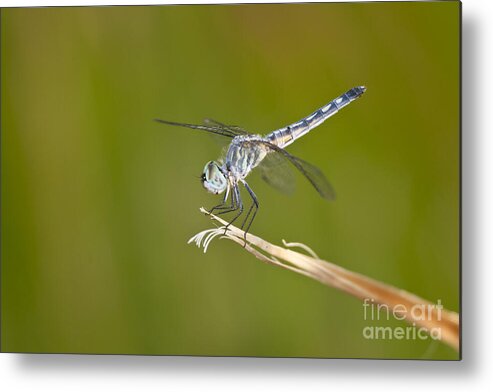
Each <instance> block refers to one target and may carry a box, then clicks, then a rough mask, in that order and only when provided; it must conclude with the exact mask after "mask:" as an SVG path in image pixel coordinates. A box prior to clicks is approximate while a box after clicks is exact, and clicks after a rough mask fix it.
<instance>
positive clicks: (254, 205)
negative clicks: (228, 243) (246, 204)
mask: <svg viewBox="0 0 493 392" xmlns="http://www.w3.org/2000/svg"><path fill="white" fill-rule="evenodd" d="M243 185H244V186H245V188H246V190H247V191H248V194H249V195H250V197H251V198H252V205H251V206H250V208H249V210H248V213H247V215H246V217H245V220H244V221H243V223H242V225H241V228H242V229H243V227H244V226H245V223H247V221H248V218H249V217H250V214H251V213H252V211H253V215H252V218H251V219H250V221H248V224H247V226H246V229H245V234H244V236H243V237H244V239H245V246H246V242H247V240H246V236H247V233H248V231H249V230H250V226H251V225H252V223H253V220H254V219H255V215H257V211H258V206H259V203H258V199H257V196H256V195H255V193H254V192H253V191H252V188H250V186H249V185H248V184H247V183H246V181H243Z"/></svg>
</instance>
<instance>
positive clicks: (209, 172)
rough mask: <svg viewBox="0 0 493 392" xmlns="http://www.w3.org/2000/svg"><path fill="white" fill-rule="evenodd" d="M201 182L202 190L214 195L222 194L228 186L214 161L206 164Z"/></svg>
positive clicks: (219, 167)
mask: <svg viewBox="0 0 493 392" xmlns="http://www.w3.org/2000/svg"><path fill="white" fill-rule="evenodd" d="M201 181H202V185H203V186H204V188H205V189H207V190H208V191H209V192H210V193H214V194H215V195H218V194H220V193H223V192H224V191H225V190H226V188H227V186H228V180H227V179H226V176H225V175H224V173H223V172H222V170H221V166H219V164H218V163H217V162H214V161H210V162H207V164H206V165H205V167H204V172H203V173H202V177H201Z"/></svg>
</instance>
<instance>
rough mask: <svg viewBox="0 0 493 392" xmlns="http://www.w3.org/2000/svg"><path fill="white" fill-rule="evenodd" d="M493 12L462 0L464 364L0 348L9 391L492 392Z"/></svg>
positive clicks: (488, 4) (1, 376)
mask: <svg viewBox="0 0 493 392" xmlns="http://www.w3.org/2000/svg"><path fill="white" fill-rule="evenodd" d="M224 2H225V1H214V2H212V1H210V2H207V1H190V0H188V1H185V0H184V1H181V2H180V3H182V4H185V3H186V4H197V3H224ZM241 2H242V3H247V2H249V1H241ZM271 2H279V1H271ZM163 3H169V1H152V0H147V1H142V2H136V1H124V0H120V1H81V0H79V1H62V2H57V1H46V0H45V1H42V0H37V1H36V0H31V1H26V0H24V1H22V0H20V1H14V0H10V1H7V0H5V1H4V0H0V6H2V7H5V6H16V7H17V6H21V5H23V6H47V5H110V4H120V5H127V4H163ZM492 9H493V2H492V1H491V0H464V1H463V22H464V24H463V27H464V28H463V287H462V288H463V316H464V335H463V337H464V341H463V344H464V350H463V357H464V359H463V361H462V362H416V361H397V362H396V361H361V360H360V361H355V360H339V361H337V360H300V359H248V358H189V357H181V358H169V357H128V356H127V357H125V356H120V357H119V356H67V355H63V356H62V355H14V354H1V355H0V382H1V385H2V387H3V390H4V391H14V390H15V391H17V390H20V391H23V390H26V391H33V390H36V391H44V390H47V391H66V390H67V389H69V390H71V391H91V390H100V389H101V390H102V389H106V390H109V389H111V390H118V391H135V390H140V391H145V390H149V389H154V388H159V389H160V390H172V391H179V390H190V391H237V390H239V391H252V390H268V391H277V390H282V391H286V392H288V391H300V390H303V391H312V390H313V391H316V390H324V391H327V390H329V388H332V389H333V390H340V389H342V388H344V389H345V390H348V389H349V390H358V391H365V392H367V391H378V392H383V391H387V390H388V391H395V390H399V391H413V392H414V391H416V390H449V391H450V390H453V391H455V390H461V391H464V390H467V391H471V390H478V391H483V390H488V388H487V386H489V387H491V385H493V380H492V376H491V374H492V372H491V362H492V361H491V357H492V354H491V353H493V346H492V340H493V338H492V336H493V333H492V328H491V327H492V325H493V322H492V321H493V319H492V314H493V312H492V305H491V303H490V302H489V301H488V299H491V298H493V295H492V294H493V293H492V291H493V284H492V283H491V280H492V278H493V254H492V251H491V246H490V242H491V240H492V235H493V227H492V222H493V203H492V201H493V185H492V181H491V179H492V177H493V123H492V113H491V112H492V107H493V105H492V99H493V98H492V97H493V95H492V93H491V91H492V90H493V83H492V79H493V78H492V75H493V72H492V70H493V61H492V59H493V54H492V53H493V45H492V43H493V22H492V21H493V13H492Z"/></svg>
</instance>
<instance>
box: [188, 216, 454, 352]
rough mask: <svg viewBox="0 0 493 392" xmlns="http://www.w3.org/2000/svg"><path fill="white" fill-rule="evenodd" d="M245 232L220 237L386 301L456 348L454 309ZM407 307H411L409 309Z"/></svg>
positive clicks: (275, 261)
mask: <svg viewBox="0 0 493 392" xmlns="http://www.w3.org/2000/svg"><path fill="white" fill-rule="evenodd" d="M200 211H201V212H203V213H205V214H207V215H209V216H210V217H211V218H212V219H214V220H216V221H217V222H219V223H221V224H223V225H226V224H227V222H225V221H224V220H222V219H221V218H219V217H217V216H215V215H210V214H208V212H207V211H206V210H205V209H203V208H201V209H200ZM218 230H222V233H221V234H224V228H221V229H218ZM244 235H245V233H244V232H243V230H240V229H238V228H237V227H235V226H229V227H228V231H227V232H226V233H225V234H224V235H222V236H221V238H227V239H230V240H232V241H234V242H236V243H237V244H239V245H241V246H242V247H244V248H245V249H246V250H247V251H248V252H250V253H252V254H253V255H254V256H255V257H257V258H258V259H259V260H262V261H264V262H266V263H268V264H273V265H276V266H278V267H282V268H285V269H288V270H291V271H294V272H297V273H299V274H302V275H305V276H308V277H310V278H312V279H315V280H317V281H319V282H321V283H323V284H325V285H327V286H330V287H333V288H336V289H338V290H341V291H343V292H345V293H347V294H350V295H352V296H354V297H356V298H358V299H360V300H363V301H364V300H365V299H368V300H373V301H374V302H373V303H376V304H381V305H387V306H388V307H389V309H393V310H394V311H395V313H396V314H397V315H399V316H402V317H405V319H406V320H407V321H408V322H409V323H411V324H414V325H416V326H417V327H424V328H426V330H428V331H430V330H432V329H433V328H439V329H440V331H441V340H442V341H443V342H444V343H446V344H448V345H449V346H451V347H453V348H454V349H455V350H459V315H458V314H457V313H455V312H451V311H448V310H445V309H441V310H439V309H438V308H437V307H436V305H435V306H433V305H434V304H432V303H431V302H429V301H426V300H424V299H422V298H420V297H418V296H416V295H414V294H412V293H409V292H407V291H405V290H401V289H398V288H396V287H393V286H390V285H388V284H385V283H382V282H379V281H377V280H374V279H371V278H369V277H367V276H364V275H361V274H358V273H356V272H352V271H349V270H347V269H344V268H342V267H340V266H338V265H335V264H333V263H330V262H328V261H324V260H320V259H318V258H315V257H310V256H307V255H304V254H301V253H298V252H295V251H293V250H290V249H285V248H282V247H280V246H277V245H273V244H271V243H269V242H267V241H264V240H263V239H262V238H259V237H257V236H255V235H253V234H250V233H248V234H247V236H246V238H247V241H248V242H247V244H245V242H244ZM194 238H195V237H194ZM196 242H197V241H196ZM209 242H210V241H209ZM197 244H198V242H197ZM287 245H289V244H287ZM292 245H300V244H292ZM305 250H306V249H305ZM402 308H404V309H406V310H407V311H406V310H404V311H402V312H399V309H402ZM409 309H412V310H413V311H409ZM401 319H402V318H401Z"/></svg>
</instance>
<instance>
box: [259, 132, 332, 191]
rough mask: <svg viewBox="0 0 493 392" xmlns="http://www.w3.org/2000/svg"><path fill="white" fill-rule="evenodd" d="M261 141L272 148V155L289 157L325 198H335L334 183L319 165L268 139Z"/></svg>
mask: <svg viewBox="0 0 493 392" xmlns="http://www.w3.org/2000/svg"><path fill="white" fill-rule="evenodd" d="M260 143H263V144H264V145H265V146H266V147H268V148H269V149H270V150H272V153H271V154H272V155H274V154H275V155H277V156H280V157H283V158H285V159H287V160H288V161H289V162H290V163H291V164H292V165H293V166H294V167H296V168H297V169H298V170H299V171H300V172H301V174H303V175H304V176H305V177H306V179H307V180H308V181H310V183H311V184H312V185H313V187H314V188H315V189H316V190H317V192H318V193H319V194H320V196H322V197H323V198H324V199H326V200H334V199H335V191H334V188H333V187H332V185H330V183H329V180H327V178H326V177H325V175H324V174H323V173H322V171H321V170H320V169H319V168H318V167H316V166H314V165H312V164H311V163H308V162H306V161H304V160H303V159H301V158H298V157H295V156H293V155H291V154H290V153H288V152H287V151H286V150H284V149H283V148H280V147H278V146H276V145H275V144H272V143H270V142H268V141H262V142H260ZM271 154H269V155H271ZM269 155H268V156H269Z"/></svg>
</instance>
